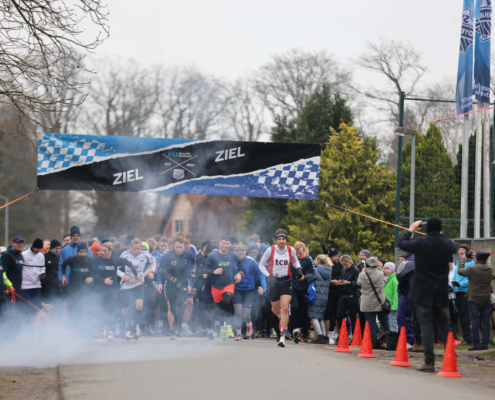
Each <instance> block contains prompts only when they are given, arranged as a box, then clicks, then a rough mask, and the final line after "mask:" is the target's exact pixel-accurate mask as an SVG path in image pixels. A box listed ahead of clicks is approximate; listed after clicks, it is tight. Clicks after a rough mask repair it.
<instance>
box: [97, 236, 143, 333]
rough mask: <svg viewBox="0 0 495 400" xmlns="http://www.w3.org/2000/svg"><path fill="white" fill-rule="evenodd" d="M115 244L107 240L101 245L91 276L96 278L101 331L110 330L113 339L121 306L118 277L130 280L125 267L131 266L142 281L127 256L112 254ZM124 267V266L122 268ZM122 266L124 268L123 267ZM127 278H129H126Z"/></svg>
mask: <svg viewBox="0 0 495 400" xmlns="http://www.w3.org/2000/svg"><path fill="white" fill-rule="evenodd" d="M112 250H113V244H112V243H111V242H105V243H103V245H102V246H101V256H100V257H97V258H95V259H93V262H92V265H91V277H92V278H93V279H94V291H95V296H96V305H97V312H98V314H99V315H98V317H99V318H98V319H99V324H98V326H99V328H103V329H101V330H100V332H101V333H103V334H104V336H105V333H107V332H108V339H110V340H113V338H114V334H113V330H114V327H115V324H116V322H117V317H118V316H120V306H119V302H118V300H119V292H120V290H119V289H120V287H119V282H118V280H117V277H121V278H122V279H123V280H130V277H128V276H127V275H125V267H126V266H127V267H129V268H130V269H131V271H132V273H133V274H134V276H135V277H136V280H137V281H138V282H140V283H142V282H143V280H142V278H141V277H140V276H139V275H138V273H137V271H136V268H134V265H133V264H132V263H131V262H130V261H128V260H127V259H125V258H121V257H116V256H113V255H112ZM122 267H123V268H122ZM121 268H122V269H121ZM126 278H127V279H126Z"/></svg>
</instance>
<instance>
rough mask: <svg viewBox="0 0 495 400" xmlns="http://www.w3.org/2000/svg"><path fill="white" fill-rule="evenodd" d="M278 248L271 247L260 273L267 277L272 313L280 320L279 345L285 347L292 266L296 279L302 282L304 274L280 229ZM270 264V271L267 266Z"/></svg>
mask: <svg viewBox="0 0 495 400" xmlns="http://www.w3.org/2000/svg"><path fill="white" fill-rule="evenodd" d="M275 239H276V240H277V246H273V245H272V246H270V247H269V248H268V249H267V250H266V251H265V253H264V254H263V257H262V258H261V261H260V266H259V268H260V271H261V272H262V273H263V274H264V275H265V276H266V277H267V283H268V294H269V296H270V301H271V303H272V312H273V314H274V315H275V316H278V315H279V313H280V311H282V317H281V319H280V340H279V342H278V345H279V346H280V347H285V333H286V332H287V325H288V324H289V304H290V301H291V299H292V282H291V279H292V274H291V272H290V264H291V262H292V264H293V265H294V267H295V268H296V279H297V280H299V281H301V280H302V279H303V273H302V270H301V265H300V264H299V260H298V259H297V256H296V251H295V250H294V249H293V248H292V247H290V246H288V245H287V231H285V230H284V229H279V230H278V231H276V232H275ZM267 263H268V269H267V268H266V264H267Z"/></svg>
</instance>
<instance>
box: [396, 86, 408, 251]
mask: <svg viewBox="0 0 495 400" xmlns="http://www.w3.org/2000/svg"><path fill="white" fill-rule="evenodd" d="M405 98H406V94H405V93H404V92H402V93H401V94H400V103H399V127H401V128H402V127H403V126H404V99H405ZM401 179H402V136H399V148H398V149H397V192H396V194H395V224H396V225H399V222H400V181H401ZM394 243H395V248H397V245H398V244H399V228H397V227H395V241H394Z"/></svg>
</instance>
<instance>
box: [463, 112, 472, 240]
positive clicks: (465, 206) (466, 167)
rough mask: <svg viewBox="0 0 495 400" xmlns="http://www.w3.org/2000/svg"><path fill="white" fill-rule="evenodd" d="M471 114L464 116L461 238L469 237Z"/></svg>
mask: <svg viewBox="0 0 495 400" xmlns="http://www.w3.org/2000/svg"><path fill="white" fill-rule="evenodd" d="M469 129H470V126H469V115H465V116H464V136H463V142H462V173H461V238H463V239H467V237H468V234H467V220H468V188H469V181H468V178H469Z"/></svg>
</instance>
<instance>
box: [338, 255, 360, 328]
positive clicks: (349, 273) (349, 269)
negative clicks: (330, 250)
mask: <svg viewBox="0 0 495 400" xmlns="http://www.w3.org/2000/svg"><path fill="white" fill-rule="evenodd" d="M340 263H341V264H342V266H343V267H344V268H343V269H342V272H341V274H340V279H338V280H332V281H331V283H332V284H333V285H336V286H337V287H338V290H339V293H340V299H339V305H338V306H337V326H338V327H339V330H340V325H341V324H342V320H343V319H345V318H346V316H347V312H349V317H350V318H351V326H352V332H354V327H355V326H356V315H357V314H358V313H359V287H358V285H357V280H358V277H359V269H358V267H356V265H354V263H353V262H352V258H351V256H349V255H347V254H344V255H343V256H342V257H341V258H340Z"/></svg>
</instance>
